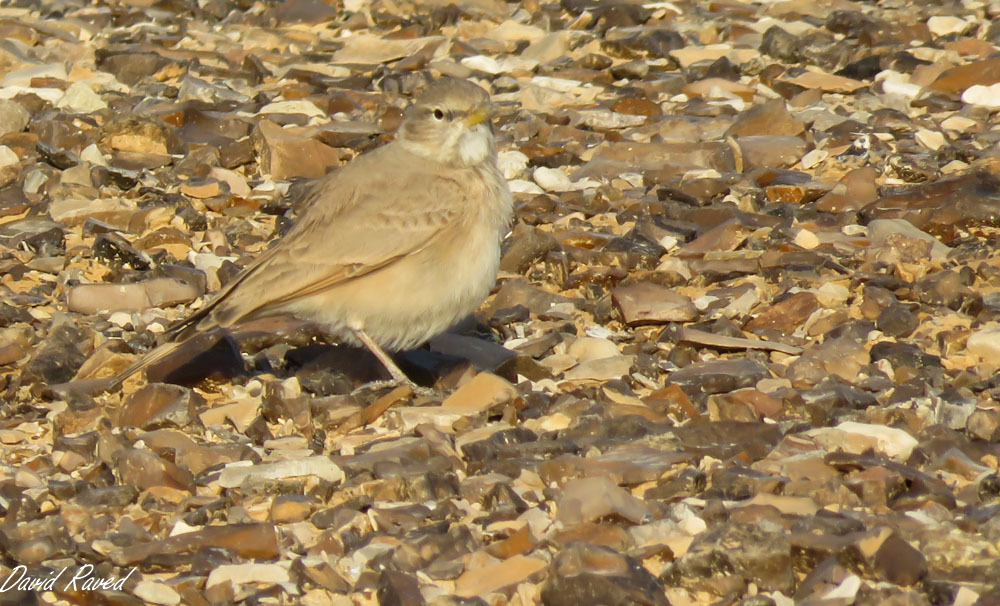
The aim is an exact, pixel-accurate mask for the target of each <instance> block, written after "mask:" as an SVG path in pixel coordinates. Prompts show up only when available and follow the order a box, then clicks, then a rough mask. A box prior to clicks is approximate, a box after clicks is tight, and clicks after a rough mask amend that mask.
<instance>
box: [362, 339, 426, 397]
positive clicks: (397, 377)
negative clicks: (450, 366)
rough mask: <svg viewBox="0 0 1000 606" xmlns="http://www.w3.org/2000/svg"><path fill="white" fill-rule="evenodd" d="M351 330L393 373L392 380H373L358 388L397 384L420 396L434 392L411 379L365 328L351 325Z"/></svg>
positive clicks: (376, 387)
mask: <svg viewBox="0 0 1000 606" xmlns="http://www.w3.org/2000/svg"><path fill="white" fill-rule="evenodd" d="M351 331H352V332H353V333H354V336H355V337H357V338H358V340H359V341H361V342H362V343H364V345H365V347H367V348H368V351H370V352H372V353H373V354H375V357H376V358H378V361H379V362H381V363H382V366H385V369H386V370H388V371H389V374H390V375H392V381H373V382H371V383H368V384H366V385H362V386H361V387H359V388H358V389H363V388H365V387H368V388H373V389H379V388H380V387H383V386H385V387H388V386H389V385H392V384H396V385H406V386H407V387H409V388H410V390H411V391H413V393H414V394H416V395H418V396H431V395H433V394H434V390H433V389H428V388H426V387H421V386H419V385H417V384H416V383H414V382H413V381H412V380H410V377H408V376H406V373H405V372H403V371H402V370H400V369H399V367H398V366H396V363H395V362H393V361H392V358H390V357H389V354H387V353H385V350H384V349H382V348H381V347H379V345H378V343H376V342H375V340H374V339H372V338H371V337H370V336H368V333H366V332H365V331H364V330H362V329H360V328H354V327H351ZM355 391H357V390H355Z"/></svg>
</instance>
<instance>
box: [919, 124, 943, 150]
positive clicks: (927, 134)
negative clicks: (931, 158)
mask: <svg viewBox="0 0 1000 606" xmlns="http://www.w3.org/2000/svg"><path fill="white" fill-rule="evenodd" d="M913 138H914V139H916V140H917V143H919V144H921V145H923V146H924V147H926V148H927V149H932V150H934V151H937V150H939V149H941V148H942V147H944V146H945V144H947V143H948V140H947V139H945V137H944V135H942V134H941V133H939V132H937V131H936V130H928V129H926V128H921V129H920V130H918V131H917V133H916V134H915V135H914V136H913Z"/></svg>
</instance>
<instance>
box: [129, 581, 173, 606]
mask: <svg viewBox="0 0 1000 606" xmlns="http://www.w3.org/2000/svg"><path fill="white" fill-rule="evenodd" d="M132 593H134V594H135V597H137V598H139V599H141V600H143V601H144V602H148V603H150V604H163V605H164V606H173V605H174V604H180V603H181V596H180V594H179V593H177V592H176V591H174V588H173V587H171V586H170V585H167V584H166V583H158V582H156V581H139V582H138V583H136V585H135V588H134V589H133V590H132Z"/></svg>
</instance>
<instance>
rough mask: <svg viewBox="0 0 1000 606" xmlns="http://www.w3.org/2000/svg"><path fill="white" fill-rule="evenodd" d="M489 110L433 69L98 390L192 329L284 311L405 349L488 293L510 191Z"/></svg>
mask: <svg viewBox="0 0 1000 606" xmlns="http://www.w3.org/2000/svg"><path fill="white" fill-rule="evenodd" d="M495 115H496V106H495V105H493V104H492V103H491V101H490V96H489V94H488V93H487V92H486V91H485V90H484V89H483V88H481V87H480V86H478V85H477V84H475V83H473V82H471V81H468V80H463V79H458V78H447V77H442V78H440V79H438V80H435V81H434V82H432V83H431V84H430V85H429V86H428V87H427V88H426V89H425V90H424V91H423V92H422V93H420V94H419V95H417V97H416V98H415V101H414V102H413V103H412V104H411V105H410V106H409V107H408V108H407V109H406V111H405V113H404V117H403V121H402V123H401V124H400V127H399V129H398V131H397V133H396V136H395V138H394V139H393V140H392V141H390V142H389V143H386V144H385V145H382V146H381V147H378V148H376V149H374V150H372V151H369V152H367V153H364V154H362V155H360V156H358V157H356V158H355V159H354V160H352V161H351V162H349V163H347V164H345V165H344V166H342V167H340V168H338V169H337V170H335V171H333V172H331V173H330V174H328V175H326V176H325V177H322V178H320V179H318V180H317V181H316V182H315V183H314V184H313V185H312V186H311V187H310V188H309V189H308V191H307V193H306V199H304V200H303V203H304V206H305V210H304V211H303V212H302V214H301V216H300V217H299V219H298V220H297V221H296V223H295V224H294V225H293V227H292V228H291V229H290V230H289V231H288V232H287V233H286V234H285V235H284V236H283V237H282V238H281V239H279V240H278V241H277V242H276V243H275V244H273V245H272V246H271V247H270V248H269V249H267V250H266V251H265V252H263V253H261V254H260V256H258V257H257V258H256V259H254V260H253V261H252V262H251V263H250V264H249V265H247V266H246V267H245V268H244V269H243V270H242V271H241V272H240V273H239V274H237V275H236V276H235V277H234V278H233V279H232V280H231V281H230V282H229V283H227V284H226V286H225V287H224V288H222V289H221V290H220V291H219V292H218V293H217V294H215V296H214V297H213V298H211V300H209V301H208V302H207V303H206V304H205V305H204V306H203V307H202V308H200V309H199V310H197V311H196V312H194V313H192V314H191V315H189V316H188V317H186V318H183V319H182V320H180V321H179V322H177V323H175V324H173V325H172V326H170V327H168V328H167V329H166V330H165V332H164V333H163V338H162V339H161V344H160V345H158V346H156V347H155V348H154V349H152V350H151V351H149V352H148V353H147V354H146V355H145V356H143V357H141V358H139V359H138V360H137V361H136V362H134V363H133V364H132V365H131V366H129V367H128V368H126V369H125V370H124V371H122V372H121V373H119V374H118V375H117V376H116V377H115V379H114V381H113V383H112V384H111V385H110V388H111V389H114V388H117V387H120V386H121V384H122V383H123V382H124V381H125V379H127V378H128V377H129V376H131V375H133V374H135V373H137V372H139V371H141V370H143V369H144V368H147V367H148V366H149V365H151V364H153V363H154V362H157V361H158V360H161V359H163V358H165V357H167V356H169V355H170V354H171V352H173V351H174V350H175V349H177V348H178V347H179V346H181V345H182V344H184V343H186V342H188V341H190V340H191V339H193V338H195V337H197V336H198V335H201V334H204V333H207V332H210V331H216V330H219V329H222V330H225V329H227V328H230V327H232V326H235V325H238V324H239V323H242V322H247V321H250V320H254V319H257V318H261V317H266V316H271V315H277V314H290V315H292V316H294V317H297V318H299V319H302V320H307V321H311V322H313V323H315V324H316V325H318V326H319V327H320V328H321V329H322V330H323V331H324V332H325V333H326V334H329V335H332V336H334V337H336V338H337V339H338V340H340V341H341V342H344V343H348V344H350V345H354V346H364V347H366V348H367V349H368V350H370V351H371V352H372V353H373V354H374V355H375V357H376V358H378V360H379V361H380V362H381V363H382V365H383V366H384V367H385V369H386V370H387V371H388V373H389V375H390V376H391V377H392V380H393V382H395V383H406V384H409V385H411V386H413V383H412V381H410V380H409V378H408V377H407V376H406V374H405V373H404V372H403V371H402V370H400V369H399V367H398V366H397V365H396V364H395V362H394V361H393V360H392V358H391V357H390V356H389V354H388V353H387V350H389V351H401V350H407V349H412V348H414V347H416V346H418V345H421V344H422V343H424V342H426V341H427V340H428V339H430V338H431V337H433V336H435V335H437V334H439V333H441V332H444V331H445V330H447V329H448V328H449V327H451V326H452V325H453V324H455V323H456V322H457V321H458V320H460V319H462V318H464V317H465V316H467V315H468V314H470V313H472V312H473V311H475V310H476V309H477V308H478V307H479V306H480V305H481V304H482V302H483V301H484V300H485V299H486V297H487V296H489V293H490V291H491V290H492V288H493V286H494V284H495V282H496V277H497V272H498V270H499V264H500V245H501V241H502V239H503V236H504V235H505V233H506V232H507V230H508V228H509V225H510V223H511V221H512V218H513V199H512V196H511V193H510V189H509V187H508V185H507V181H506V180H505V179H504V177H503V174H502V173H501V171H500V169H499V168H498V165H497V147H496V141H495V137H494V131H493V124H492V118H493V117H495Z"/></svg>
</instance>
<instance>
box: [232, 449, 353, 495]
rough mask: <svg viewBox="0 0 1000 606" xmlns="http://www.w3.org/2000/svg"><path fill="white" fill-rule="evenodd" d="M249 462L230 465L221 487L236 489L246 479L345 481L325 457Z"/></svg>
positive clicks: (339, 469) (341, 471)
mask: <svg viewBox="0 0 1000 606" xmlns="http://www.w3.org/2000/svg"><path fill="white" fill-rule="evenodd" d="M245 463H248V461H238V462H236V463H230V464H229V465H226V467H225V468H224V469H223V470H222V473H220V474H219V486H222V487H223V488H235V487H237V486H239V485H240V484H242V483H243V481H244V480H246V479H251V480H256V481H266V480H282V479H285V478H296V477H302V476H316V477H318V478H322V479H324V480H327V481H329V482H340V481H341V480H343V479H344V471H343V470H342V469H341V468H340V467H339V466H338V465H337V464H336V463H334V462H333V460H331V459H330V457H325V456H315V457H306V458H303V459H289V460H286V461H278V462H277V463H265V464H263V465H261V464H257V465H254V464H250V465H246V464H245Z"/></svg>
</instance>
